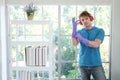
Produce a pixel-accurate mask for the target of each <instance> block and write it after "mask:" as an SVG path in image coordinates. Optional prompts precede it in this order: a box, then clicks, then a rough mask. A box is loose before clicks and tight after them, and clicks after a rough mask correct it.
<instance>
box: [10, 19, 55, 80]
mask: <svg viewBox="0 0 120 80" xmlns="http://www.w3.org/2000/svg"><path fill="white" fill-rule="evenodd" d="M28 27H29V28H28ZM34 27H35V28H36V31H34ZM32 28H33V30H32ZM8 29H9V30H8V31H9V32H8V33H9V34H8V37H9V38H8V39H9V47H10V48H9V57H10V58H9V61H10V67H9V71H10V80H21V79H22V80H24V79H27V78H23V77H25V76H23V75H24V74H25V75H26V73H28V72H30V74H32V75H34V76H33V78H31V79H28V80H54V64H55V63H54V52H53V43H52V23H51V21H34V20H31V21H28V20H11V21H9V28H8ZM29 29H31V32H30V31H29ZM38 29H41V30H40V34H39V30H38ZM27 31H28V32H27ZM32 32H33V33H34V34H32ZM35 33H36V34H35ZM36 37H37V38H36ZM28 46H33V47H36V46H47V50H48V51H46V55H47V57H45V58H46V59H45V60H46V63H45V66H36V65H32V66H29V65H26V60H25V58H26V56H25V54H26V52H25V48H26V47H28ZM20 54H21V55H22V56H23V58H22V60H20V59H19V58H20ZM21 73H24V74H22V77H20V75H21ZM40 74H41V75H42V76H40ZM45 74H46V75H47V77H46V75H45ZM35 75H39V76H37V77H36V76H35Z"/></svg>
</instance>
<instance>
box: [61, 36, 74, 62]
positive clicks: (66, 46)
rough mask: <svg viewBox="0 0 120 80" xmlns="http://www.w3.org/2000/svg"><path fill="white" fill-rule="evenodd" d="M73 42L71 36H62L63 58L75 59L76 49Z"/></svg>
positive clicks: (65, 59)
mask: <svg viewBox="0 0 120 80" xmlns="http://www.w3.org/2000/svg"><path fill="white" fill-rule="evenodd" d="M71 44H72V42H71V37H69V36H62V37H61V43H60V45H61V59H62V60H64V61H69V60H70V61H71V60H75V50H74V48H73V46H72V45H71Z"/></svg>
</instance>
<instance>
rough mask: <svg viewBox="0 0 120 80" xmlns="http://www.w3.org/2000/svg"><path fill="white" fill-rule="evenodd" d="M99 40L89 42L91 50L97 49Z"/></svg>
mask: <svg viewBox="0 0 120 80" xmlns="http://www.w3.org/2000/svg"><path fill="white" fill-rule="evenodd" d="M101 43H102V42H101V40H99V39H95V40H94V41H89V43H88V46H89V47H93V48H98V47H99V46H100V44H101Z"/></svg>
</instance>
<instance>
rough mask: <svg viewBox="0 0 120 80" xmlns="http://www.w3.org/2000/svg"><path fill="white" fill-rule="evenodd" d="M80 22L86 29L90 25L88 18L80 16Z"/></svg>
mask: <svg viewBox="0 0 120 80" xmlns="http://www.w3.org/2000/svg"><path fill="white" fill-rule="evenodd" d="M80 21H81V22H82V24H83V25H84V26H85V27H88V26H90V25H91V20H90V17H88V16H82V17H80Z"/></svg>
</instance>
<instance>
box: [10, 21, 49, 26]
mask: <svg viewBox="0 0 120 80" xmlns="http://www.w3.org/2000/svg"><path fill="white" fill-rule="evenodd" d="M50 23H51V22H50V21H37V20H36V21H34V20H30V21H29V20H11V21H10V24H24V25H25V24H36V25H40V24H41V25H46V24H50Z"/></svg>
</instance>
